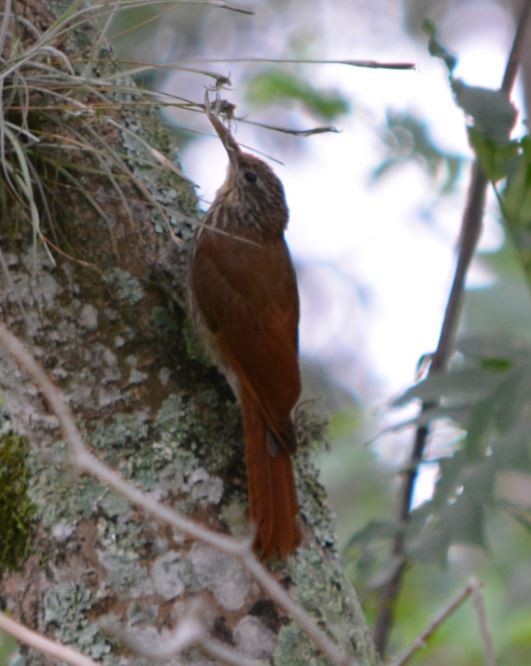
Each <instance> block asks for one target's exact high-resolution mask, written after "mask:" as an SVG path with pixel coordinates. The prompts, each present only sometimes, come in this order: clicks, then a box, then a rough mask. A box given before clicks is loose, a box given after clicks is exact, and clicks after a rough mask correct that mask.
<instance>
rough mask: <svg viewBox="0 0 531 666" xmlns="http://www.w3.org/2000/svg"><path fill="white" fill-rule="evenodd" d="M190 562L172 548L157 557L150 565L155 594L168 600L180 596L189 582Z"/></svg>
mask: <svg viewBox="0 0 531 666" xmlns="http://www.w3.org/2000/svg"><path fill="white" fill-rule="evenodd" d="M191 577H192V567H191V566H190V562H189V561H188V560H185V559H183V558H182V556H181V555H180V554H179V553H178V552H177V551H174V550H170V551H168V552H167V553H165V554H164V555H161V556H160V557H157V559H156V560H155V561H154V562H153V564H152V566H151V578H152V580H153V586H154V588H155V591H156V592H157V594H160V596H161V597H162V598H163V599H166V600H170V599H175V598H176V597H178V596H180V595H181V594H182V593H183V592H184V591H185V589H186V587H187V586H189V585H190V583H191Z"/></svg>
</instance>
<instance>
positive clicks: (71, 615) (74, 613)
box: [43, 582, 111, 659]
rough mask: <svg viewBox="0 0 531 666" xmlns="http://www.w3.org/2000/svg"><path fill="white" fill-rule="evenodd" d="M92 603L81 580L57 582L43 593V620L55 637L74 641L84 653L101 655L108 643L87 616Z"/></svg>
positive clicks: (70, 641)
mask: <svg viewBox="0 0 531 666" xmlns="http://www.w3.org/2000/svg"><path fill="white" fill-rule="evenodd" d="M92 604H93V596H92V592H91V591H90V589H89V588H87V587H85V586H84V585H83V584H81V583H66V582H65V583H58V584H57V585H54V586H53V587H51V588H50V589H49V590H48V592H47V593H46V594H45V596H44V600H43V606H44V614H43V615H44V623H45V625H46V627H47V628H48V630H50V629H53V632H54V634H55V637H56V638H57V639H58V640H59V641H62V642H64V643H67V644H74V645H76V646H77V647H78V648H79V649H80V650H81V651H82V652H84V653H85V654H87V655H90V656H91V657H93V658H95V659H101V658H102V657H103V656H104V655H106V654H107V653H109V652H110V650H111V646H110V644H109V642H108V641H107V639H106V638H105V637H104V636H103V635H102V634H101V633H100V632H99V629H98V627H97V626H96V625H94V624H93V623H92V622H91V621H90V620H89V618H88V612H89V611H90V609H91V608H92Z"/></svg>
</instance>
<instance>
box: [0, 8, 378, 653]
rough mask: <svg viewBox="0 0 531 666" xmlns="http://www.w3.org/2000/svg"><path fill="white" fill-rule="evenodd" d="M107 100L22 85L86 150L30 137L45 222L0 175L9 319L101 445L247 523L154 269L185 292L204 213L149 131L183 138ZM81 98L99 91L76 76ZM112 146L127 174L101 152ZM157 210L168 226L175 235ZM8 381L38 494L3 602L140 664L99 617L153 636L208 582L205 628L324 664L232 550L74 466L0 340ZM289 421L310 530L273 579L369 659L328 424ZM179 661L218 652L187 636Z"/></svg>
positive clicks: (237, 465) (209, 408)
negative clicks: (331, 492)
mask: <svg viewBox="0 0 531 666" xmlns="http://www.w3.org/2000/svg"><path fill="white" fill-rule="evenodd" d="M68 4H69V3H63V10H64V8H65V6H66V5H68ZM57 6H58V3H57V2H52V0H34V1H33V2H30V3H29V2H27V1H26V0H25V1H24V2H22V3H20V2H19V3H18V5H17V10H18V11H19V13H21V14H23V15H24V16H25V17H26V18H27V20H28V21H32V22H33V23H34V24H38V25H39V29H40V30H41V31H44V30H45V29H46V28H47V27H48V26H49V25H50V24H51V22H52V21H53V19H54V16H53V13H52V8H54V7H55V8H57ZM25 38H26V39H30V38H31V36H30V35H28V34H26V36H25ZM93 41H94V35H93V34H92V35H91V34H90V33H87V30H86V28H85V29H83V30H78V31H73V32H70V33H69V35H68V37H67V38H66V37H62V38H61V39H59V41H58V42H57V43H56V44H55V46H56V47H57V48H61V49H63V50H65V52H66V53H67V55H68V56H69V57H71V59H72V61H78V62H80V61H82V60H83V57H86V55H87V52H88V50H89V49H90V48H91V45H92V43H93ZM99 58H100V59H102V58H103V59H106V60H107V61H108V63H107V64H104V65H101V66H98V68H99V75H100V76H102V77H103V78H104V73H105V71H108V69H109V68H111V69H112V67H113V66H112V62H111V57H110V55H109V53H108V52H106V51H102V53H100V54H99ZM79 69H80V70H81V69H82V68H81V67H80V68H79ZM102 72H103V74H102ZM92 76H93V77H94V73H93V74H92ZM112 99H113V100H114V101H115V102H116V108H115V110H114V111H110V110H105V112H104V113H103V114H99V113H95V114H93V115H88V114H87V115H86V116H84V115H83V114H81V116H77V115H75V114H69V113H63V112H62V111H53V110H52V111H49V110H47V111H46V112H45V111H44V110H40V111H39V104H40V103H41V102H42V98H40V97H39V96H38V95H35V99H34V100H33V101H32V102H31V103H32V104H33V105H34V106H32V112H31V113H30V115H29V116H28V123H29V125H30V126H29V129H30V131H32V129H34V130H35V132H36V131H37V130H38V131H39V133H40V134H39V136H40V137H41V139H42V142H43V143H47V142H48V143H49V142H53V140H54V139H53V135H56V134H57V132H58V129H57V127H58V123H59V124H60V123H62V124H63V135H62V140H65V137H67V138H68V140H70V141H71V142H72V144H74V138H75V137H77V139H78V144H77V145H80V144H82V143H83V142H85V143H83V145H85V148H82V149H78V148H75V147H74V148H73V149H72V151H71V153H70V156H69V158H68V163H67V164H66V166H65V162H64V160H63V161H62V162H61V163H60V166H57V164H56V165H55V170H54V163H53V160H51V159H50V150H52V152H53V149H50V148H43V149H42V150H40V149H39V147H38V144H37V145H36V146H35V147H33V148H31V151H32V153H31V155H32V159H33V162H32V163H33V165H34V166H35V169H36V172H35V174H33V175H34V181H35V182H36V179H37V178H41V179H42V181H41V182H42V183H44V186H45V187H44V191H43V192H41V193H39V192H38V191H37V190H38V188H37V186H36V185H35V190H36V193H35V196H36V198H37V200H38V201H39V202H40V206H41V211H40V212H41V217H40V219H41V225H42V228H41V232H42V236H40V235H39V234H37V235H36V233H35V228H34V227H32V226H31V224H30V223H29V222H28V221H27V218H26V210H25V208H24V205H23V204H21V203H20V200H17V198H16V197H14V196H12V192H11V190H10V189H9V184H8V183H7V181H6V177H5V173H4V174H2V177H3V178H4V183H3V184H4V191H5V192H7V199H5V198H4V200H6V201H7V202H8V205H7V206H3V207H2V208H1V218H0V248H1V256H0V258H1V264H2V265H1V266H0V270H1V279H0V313H1V317H2V319H3V320H4V321H5V323H6V324H7V325H8V326H9V327H10V328H11V330H12V331H13V332H15V333H17V334H18V335H19V336H20V337H21V338H22V339H23V340H24V342H25V344H26V346H27V348H28V349H29V350H30V351H31V353H32V354H33V355H34V356H36V357H37V358H38V359H39V361H40V362H41V364H42V365H43V366H44V367H45V369H46V371H47V372H48V373H49V375H50V377H51V378H52V379H53V380H54V381H55V382H56V383H57V384H58V385H59V386H60V388H61V391H62V392H63V393H64V395H65V396H66V398H67V400H68V402H69V404H70V407H71V408H72V410H73V412H74V413H75V415H76V419H77V423H78V425H79V426H80V428H81V429H82V431H83V433H84V435H85V437H86V441H87V442H88V444H89V445H90V447H91V449H92V451H93V452H94V453H95V454H96V455H97V456H98V457H99V458H100V459H102V460H103V461H105V462H106V463H107V464H109V465H110V466H112V467H114V468H115V469H117V470H119V471H120V473H121V474H122V475H124V476H125V477H126V478H128V479H130V480H131V482H132V483H134V484H135V485H137V486H139V487H141V488H142V489H144V490H147V491H149V492H150V493H152V494H153V495H154V496H156V497H157V498H158V499H160V500H162V501H164V502H165V503H167V504H168V505H170V506H173V507H175V508H177V509H178V510H179V511H181V512H183V513H185V514H187V515H188V516H190V517H193V518H195V519H196V520H197V521H198V522H200V523H202V524H205V525H207V526H208V527H210V528H213V529H217V530H220V531H222V532H230V533H232V534H235V535H237V534H245V533H246V530H247V525H246V507H247V497H246V483H245V469H244V465H243V444H242V434H241V424H240V414H239V409H238V407H237V405H236V404H235V402H234V399H233V398H232V395H231V393H230V391H229V389H228V388H227V386H226V384H225V382H224V380H223V378H222V377H221V376H220V375H219V374H218V373H217V371H216V370H215V369H214V368H213V367H212V365H211V364H210V363H209V362H208V361H206V360H205V359H204V357H202V355H201V354H200V353H199V352H198V348H197V345H196V343H195V340H194V336H193V332H192V331H191V328H190V327H189V324H188V322H187V318H186V315H185V312H184V310H183V309H182V308H179V307H176V306H175V305H174V304H173V303H172V302H171V301H169V300H168V298H167V297H166V295H165V294H164V293H163V291H161V289H160V288H159V287H158V286H157V285H156V284H153V274H154V269H157V272H159V273H160V270H159V269H160V267H161V266H163V267H164V269H165V270H166V271H167V270H168V268H170V270H171V273H172V288H173V289H175V293H176V294H177V296H178V299H179V300H180V301H181V302H184V298H185V282H184V275H185V266H186V253H187V247H188V241H189V240H190V238H191V235H192V233H193V229H194V226H195V224H196V223H197V219H198V218H197V210H196V199H195V195H194V192H193V189H192V187H191V185H190V184H189V183H188V182H187V181H186V179H184V178H182V179H179V178H178V176H177V175H176V173H175V172H173V171H170V170H167V169H163V168H161V166H160V162H157V161H156V160H154V159H153V158H152V157H151V158H150V155H149V153H148V151H146V149H145V145H149V146H152V147H153V148H155V149H157V150H158V151H160V152H161V153H162V154H164V155H166V156H168V155H169V154H171V153H172V151H174V150H175V149H176V146H175V145H174V144H173V143H172V140H171V138H170V136H169V134H168V133H167V132H166V130H165V129H164V128H163V127H162V126H161V122H160V119H159V117H158V114H157V112H156V111H155V110H153V109H149V110H146V105H145V104H138V105H136V104H135V100H134V99H133V98H132V96H131V95H130V94H124V93H123V92H121V90H120V87H119V86H117V88H116V91H115V92H113V93H112ZM138 99H140V95H139V97H138ZM79 101H80V102H83V103H84V104H87V105H90V104H91V103H92V102H96V101H97V99H96V100H94V99H92V98H91V93H90V92H88V93H87V94H86V97H85V98H84V99H81V98H79ZM95 107H96V104H95ZM54 113H55V114H56V115H55V116H54V115H53V114H54ZM57 114H59V115H57ZM32 122H33V123H35V125H34V126H32V125H31V123H32ZM37 125H38V127H37ZM117 126H118V127H117ZM120 126H122V127H125V128H127V130H129V132H128V131H126V130H123V129H120V128H119V127H120ZM131 131H132V132H133V133H134V136H133V135H132V134H131ZM138 139H140V142H139V140H138ZM143 142H145V143H143ZM108 147H111V150H112V151H115V153H116V154H118V155H120V156H121V158H122V159H123V163H124V164H125V165H126V166H127V168H128V170H129V173H128V174H127V173H124V172H123V169H122V170H120V168H119V167H118V166H117V164H118V163H113V162H112V158H110V156H109V153H108V152H107V148H108ZM89 149H90V151H92V152H90V151H89ZM28 150H29V149H28ZM39 151H40V152H39ZM94 151H96V152H94ZM8 157H9V155H8ZM11 158H13V156H12V155H11ZM74 173H75V178H73V177H69V175H70V176H72V174H74ZM146 193H149V195H150V197H151V198H152V200H151V201H150V200H149V198H148V197H147V196H146ZM44 198H46V201H47V206H48V209H49V211H50V214H49V215H45V207H44ZM154 201H155V202H158V205H159V206H158V207H157V205H155V203H154ZM161 211H162V212H161ZM163 213H165V214H166V215H167V217H168V219H169V221H170V223H171V225H172V228H173V231H174V233H175V234H176V236H177V237H178V238H179V239H180V241H181V242H180V244H175V243H173V241H171V240H170V239H169V235H168V233H167V229H166V226H165V222H164V221H163V219H162V215H163ZM168 248H170V251H168ZM155 282H156V281H155ZM0 390H1V395H2V400H3V403H4V404H3V409H4V411H5V414H6V415H7V418H8V420H9V429H10V430H11V431H12V432H14V433H16V435H17V437H18V436H23V437H25V438H27V441H28V442H29V446H30V451H29V454H28V455H27V457H26V458H25V466H26V470H25V472H26V473H27V474H28V487H27V498H25V499H27V500H28V502H30V503H31V504H32V505H33V507H34V515H33V519H32V523H31V528H32V539H31V554H30V556H29V557H28V558H27V559H26V560H25V562H19V565H20V566H21V568H20V570H18V571H15V572H12V571H4V574H3V577H2V579H1V582H0V604H1V605H2V606H3V607H4V608H5V609H7V610H8V611H9V613H11V614H12V615H13V617H15V618H17V619H20V620H21V621H22V622H23V623H25V624H27V625H28V626H30V627H31V628H34V629H38V630H39V631H42V632H43V633H44V634H46V635H49V636H52V637H55V638H56V639H57V640H60V641H63V642H65V643H67V644H72V645H75V646H77V647H78V648H79V649H80V650H81V651H83V652H84V653H86V654H87V655H90V656H91V657H92V658H94V659H96V660H99V661H101V662H102V663H104V664H131V665H133V664H134V665H140V664H144V663H147V662H146V661H145V660H144V659H141V658H139V657H136V656H134V655H132V654H131V653H128V652H127V651H126V650H125V648H123V647H122V646H121V645H120V644H119V642H117V641H116V640H113V639H112V638H111V637H110V636H109V635H108V634H106V633H105V632H104V631H103V630H102V629H101V628H100V624H99V623H100V622H101V621H102V620H106V621H109V622H111V623H118V624H120V625H121V626H122V627H123V628H124V629H125V631H129V632H132V633H133V634H134V635H135V637H136V638H139V637H140V638H142V639H143V640H144V641H145V642H149V641H154V642H157V641H160V640H161V637H163V636H164V635H166V633H167V632H168V631H169V630H170V629H171V628H172V627H173V626H174V625H175V624H176V623H177V622H178V621H179V618H180V617H181V616H182V613H183V612H185V609H186V605H187V602H188V601H189V600H190V599H192V598H194V597H196V596H200V597H201V598H202V599H204V600H207V602H208V607H209V617H208V618H206V622H207V623H208V624H209V626H210V627H211V631H212V635H213V636H215V637H217V638H218V639H220V640H222V641H224V642H226V643H228V644H231V645H233V646H235V647H236V648H237V649H239V650H240V651H241V652H243V653H245V654H247V655H249V656H250V657H252V658H257V659H263V660H264V663H274V664H279V665H280V664H286V665H287V664H290V665H293V664H313V663H315V664H317V663H325V662H324V660H323V658H322V657H319V656H318V655H317V653H316V652H315V651H314V649H313V648H312V646H311V644H310V642H309V641H308V639H307V637H305V636H304V635H303V634H302V632H301V631H300V630H299V628H298V627H297V626H296V625H294V624H293V623H292V622H291V621H290V620H289V618H287V617H285V616H283V614H282V613H281V612H280V611H279V610H278V609H277V608H276V607H275V606H274V604H273V603H272V602H271V601H269V600H268V599H267V598H266V597H265V596H264V594H263V592H262V591H261V590H260V589H258V587H257V586H256V584H254V583H253V582H252V581H251V580H250V578H249V576H248V575H247V574H246V573H245V571H244V570H243V569H242V568H241V566H240V565H239V564H238V563H237V562H235V561H232V560H231V559H230V558H228V557H227V556H225V555H222V554H220V553H218V552H215V551H214V550H212V549H211V548H209V547H207V546H205V545H203V544H201V543H197V542H196V543H192V542H191V541H189V540H187V539H185V538H183V537H182V536H181V535H179V534H176V533H173V532H172V531H171V530H170V529H168V528H167V527H165V526H162V525H159V524H157V523H155V522H154V521H153V520H151V519H150V518H149V517H146V516H145V515H144V514H143V513H142V512H141V511H140V510H137V509H136V508H133V507H131V506H130V505H129V504H128V503H127V502H126V501H125V500H123V499H122V498H121V497H119V496H117V495H116V494H114V493H113V492H111V491H110V490H109V489H106V488H105V487H103V486H102V485H100V484H99V483H97V482H96V481H93V480H92V479H90V478H86V477H81V478H79V477H78V476H76V474H75V473H74V472H73V471H72V469H71V468H70V467H69V465H68V460H67V449H66V445H65V442H64V441H62V440H61V437H60V431H59V428H58V422H57V419H56V418H55V416H54V415H53V414H50V413H49V411H48V410H47V409H46V407H45V405H44V403H43V401H42V399H41V397H40V396H39V394H38V392H37V391H36V389H35V388H34V387H33V386H32V385H31V383H29V382H28V380H27V379H26V377H25V376H24V375H23V374H22V373H21V372H20V371H19V369H17V368H16V367H15V366H14V365H13V363H12V361H11V360H10V359H9V357H8V356H7V354H5V353H4V352H3V351H1V356H0ZM297 428H298V435H299V440H300V453H299V454H298V456H297V461H296V467H297V481H298V488H299V493H300V498H301V515H302V520H303V523H304V542H303V546H302V547H301V548H300V549H299V551H298V553H297V556H296V557H293V558H291V559H290V560H289V561H288V562H286V563H284V564H283V565H282V566H278V567H277V569H276V571H275V577H277V578H278V579H280V580H282V581H283V582H284V584H285V586H286V587H287V588H289V589H290V593H291V595H292V596H293V597H294V598H295V599H296V600H298V602H299V603H300V604H301V605H303V606H304V607H305V608H306V609H307V610H308V611H309V612H310V613H311V614H312V615H313V616H314V617H315V618H316V619H317V620H318V621H319V622H320V623H321V624H322V625H323V626H325V627H327V629H328V631H329V632H330V633H331V634H332V636H333V637H334V638H335V640H336V641H337V642H338V644H339V645H340V646H341V648H342V650H343V651H344V652H345V654H348V655H355V656H356V657H357V658H358V659H359V660H360V662H361V663H364V664H373V663H375V661H376V658H375V656H374V651H373V648H372V643H371V639H370V637H369V634H368V632H367V628H366V624H365V620H364V617H363V614H362V612H361V610H360V606H359V604H358V601H357V599H356V597H355V594H354V592H353V590H352V589H351V587H350V584H349V583H348V581H347V580H346V578H345V575H344V572H343V569H342V566H341V563H340V561H339V558H338V556H337V553H336V550H335V530H334V523H333V518H332V517H331V515H330V512H329V510H328V509H327V507H326V503H325V502H326V499H325V494H324V491H323V489H322V487H321V486H320V485H319V482H318V479H317V473H316V469H315V467H314V465H313V463H312V448H315V447H314V444H313V442H314V441H315V440H316V439H320V438H322V430H321V429H320V428H319V427H318V426H316V425H315V423H313V422H312V419H311V417H308V416H305V415H304V414H299V418H298V419H297ZM4 430H5V428H4ZM0 446H2V443H1V441H0ZM1 530H2V526H0V531H1ZM0 575H1V572H0ZM21 654H22V662H20V663H24V664H26V665H30V664H31V665H33V664H44V663H46V661H45V659H44V658H43V657H42V656H40V655H39V654H37V653H35V652H32V651H29V650H26V649H24V648H22V650H21ZM171 663H176V664H177V663H179V664H203V663H205V664H207V663H213V662H212V661H210V660H208V659H206V658H204V657H202V656H201V655H200V654H199V653H198V652H197V651H196V650H194V649H192V650H190V651H189V652H187V653H186V654H185V655H181V656H179V657H176V658H175V660H174V661H172V662H171Z"/></svg>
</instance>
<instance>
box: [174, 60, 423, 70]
mask: <svg viewBox="0 0 531 666" xmlns="http://www.w3.org/2000/svg"><path fill="white" fill-rule="evenodd" d="M183 62H189V63H222V62H226V63H232V62H242V63H243V62H255V63H278V64H281V65H283V64H288V65H290V64H293V65H347V66H349V67H363V68H368V69H398V70H402V69H404V70H415V69H417V66H416V65H415V63H412V62H378V61H377V60H312V59H306V58H304V59H301V58H294V59H293V58H253V57H244V58H184V59H183V60H181V61H180V62H179V63H178V64H182V63H183Z"/></svg>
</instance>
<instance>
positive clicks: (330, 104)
mask: <svg viewBox="0 0 531 666" xmlns="http://www.w3.org/2000/svg"><path fill="white" fill-rule="evenodd" d="M246 96H247V99H248V101H250V102H252V103H253V104H256V105H257V106H261V107H264V106H267V105H268V104H275V103H277V102H290V101H297V102H299V103H300V104H301V105H302V106H303V108H304V109H305V110H306V111H309V112H310V113H312V114H313V115H315V116H317V117H318V118H322V119H323V120H326V121H331V120H335V119H336V118H337V117H338V116H340V115H342V114H344V113H348V112H349V110H350V104H349V102H348V101H347V99H346V97H345V96H344V95H343V94H342V93H340V92H339V91H333V90H322V89H321V88H318V87H316V86H314V85H312V83H310V82H309V81H308V79H307V78H306V77H303V76H299V75H296V74H293V73H292V72H287V71H286V70H285V69H281V68H280V67H267V68H264V69H261V70H260V69H259V70H258V71H256V72H253V74H252V75H251V76H250V77H249V79H248V80H247V91H246Z"/></svg>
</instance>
